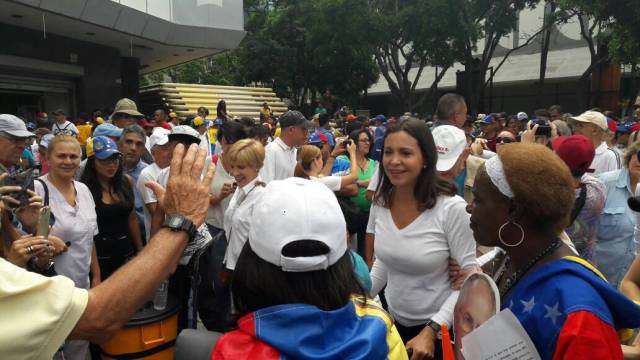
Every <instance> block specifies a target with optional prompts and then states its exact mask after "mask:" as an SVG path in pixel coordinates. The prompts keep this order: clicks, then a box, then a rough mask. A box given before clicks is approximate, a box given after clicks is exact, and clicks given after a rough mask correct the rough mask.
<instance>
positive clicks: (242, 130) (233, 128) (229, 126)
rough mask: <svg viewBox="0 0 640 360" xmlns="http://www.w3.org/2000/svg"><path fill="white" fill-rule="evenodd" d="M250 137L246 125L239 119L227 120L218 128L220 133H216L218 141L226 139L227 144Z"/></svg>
mask: <svg viewBox="0 0 640 360" xmlns="http://www.w3.org/2000/svg"><path fill="white" fill-rule="evenodd" d="M248 137H249V134H247V129H246V127H245V126H244V125H242V124H241V123H239V122H237V121H227V122H225V123H224V124H222V126H220V129H218V133H217V134H216V138H217V139H218V141H221V140H222V139H224V141H226V142H227V144H233V143H235V142H236V141H238V140H242V139H246V138H248Z"/></svg>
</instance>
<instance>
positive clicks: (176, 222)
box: [169, 216, 182, 228]
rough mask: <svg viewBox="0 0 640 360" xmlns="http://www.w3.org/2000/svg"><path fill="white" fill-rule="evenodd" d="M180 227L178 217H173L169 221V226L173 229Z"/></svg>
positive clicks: (180, 222)
mask: <svg viewBox="0 0 640 360" xmlns="http://www.w3.org/2000/svg"><path fill="white" fill-rule="evenodd" d="M180 225H182V219H181V218H180V217H178V216H175V217H172V218H171V219H169V226H171V227H174V228H175V227H179V226H180Z"/></svg>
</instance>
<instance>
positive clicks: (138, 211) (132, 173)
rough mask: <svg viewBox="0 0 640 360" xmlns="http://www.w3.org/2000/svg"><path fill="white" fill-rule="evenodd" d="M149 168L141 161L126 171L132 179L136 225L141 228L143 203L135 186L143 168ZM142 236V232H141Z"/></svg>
mask: <svg viewBox="0 0 640 360" xmlns="http://www.w3.org/2000/svg"><path fill="white" fill-rule="evenodd" d="M147 166H149V164H147V163H145V162H143V161H142V160H140V161H138V165H136V167H134V168H133V169H129V170H126V173H127V175H129V176H131V178H132V179H133V195H134V197H135V206H136V215H138V224H140V225H141V226H142V225H143V224H144V203H143V202H142V196H141V195H140V192H139V191H138V187H137V186H135V184H137V183H138V178H139V177H140V173H141V172H142V170H144V168H146V167H147ZM143 235H144V232H143Z"/></svg>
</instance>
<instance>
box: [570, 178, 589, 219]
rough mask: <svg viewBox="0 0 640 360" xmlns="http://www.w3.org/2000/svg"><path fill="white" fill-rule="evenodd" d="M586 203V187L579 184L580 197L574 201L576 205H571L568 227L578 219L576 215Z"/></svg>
mask: <svg viewBox="0 0 640 360" xmlns="http://www.w3.org/2000/svg"><path fill="white" fill-rule="evenodd" d="M586 202H587V185H585V184H580V195H578V198H577V199H576V203H575V204H574V205H573V209H572V210H571V218H570V220H571V221H570V222H569V226H571V225H572V224H573V222H574V221H576V219H577V218H578V214H580V211H582V208H583V207H584V204H585V203H586Z"/></svg>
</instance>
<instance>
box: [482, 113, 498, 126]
mask: <svg viewBox="0 0 640 360" xmlns="http://www.w3.org/2000/svg"><path fill="white" fill-rule="evenodd" d="M495 121H496V120H495V118H494V117H493V115H487V116H485V117H484V119H482V121H481V122H480V124H493V123H494V122H495Z"/></svg>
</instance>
